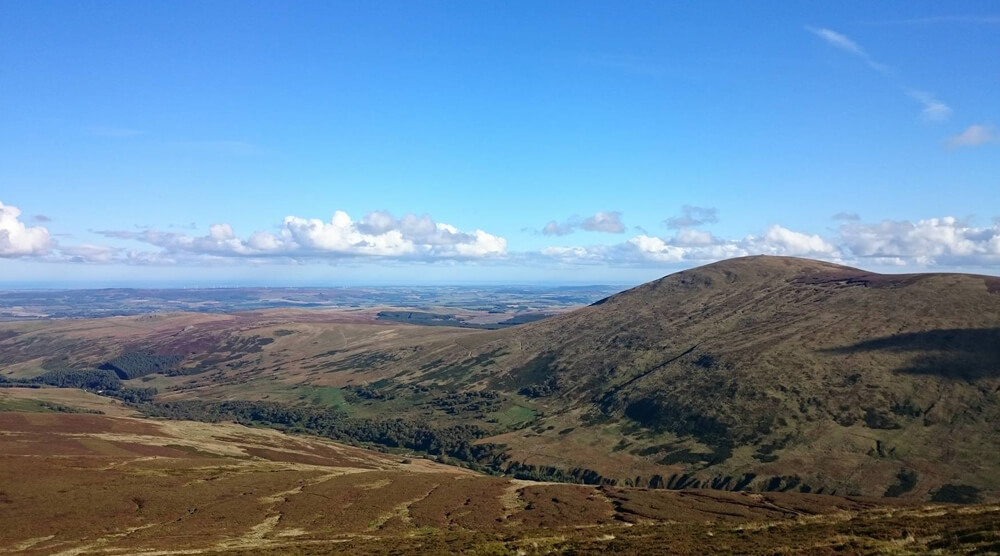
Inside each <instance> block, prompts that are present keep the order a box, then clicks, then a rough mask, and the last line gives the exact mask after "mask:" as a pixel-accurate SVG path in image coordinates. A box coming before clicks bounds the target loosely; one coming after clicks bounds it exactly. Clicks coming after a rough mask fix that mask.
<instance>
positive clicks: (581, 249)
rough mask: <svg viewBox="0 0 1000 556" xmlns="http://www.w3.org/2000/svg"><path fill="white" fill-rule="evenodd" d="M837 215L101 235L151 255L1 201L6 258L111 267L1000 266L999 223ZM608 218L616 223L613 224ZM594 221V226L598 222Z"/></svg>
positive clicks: (342, 221) (706, 211)
mask: <svg viewBox="0 0 1000 556" xmlns="http://www.w3.org/2000/svg"><path fill="white" fill-rule="evenodd" d="M601 215H605V217H602V216H601ZM607 215H614V216H607ZM602 218H603V219H602ZM832 219H833V220H836V221H839V222H840V225H839V227H838V228H837V229H836V231H835V232H833V233H831V234H828V235H826V236H824V235H820V234H810V233H806V232H801V231H796V230H791V229H789V228H786V227H784V226H781V225H779V224H772V225H770V226H767V227H766V228H765V229H764V230H763V231H762V232H761V233H758V234H748V235H746V236H744V237H741V238H734V239H726V238H720V237H717V236H715V235H714V234H712V233H711V232H709V231H707V230H703V229H698V228H697V227H702V226H704V225H705V224H708V223H715V222H718V221H719V218H718V212H717V210H716V209H714V208H706V207H696V206H691V205H684V206H683V207H682V208H681V214H680V215H679V216H674V217H670V218H667V219H665V220H664V221H663V224H664V226H665V227H667V228H669V229H671V230H673V233H672V234H670V235H664V236H657V235H650V234H648V233H641V234H638V235H635V236H633V237H631V238H629V239H627V240H625V241H622V242H620V243H616V244H610V245H551V246H547V247H543V248H541V249H538V250H534V251H509V250H508V242H507V239H506V238H503V237H500V236H498V235H495V234H491V233H489V232H486V231H484V230H479V229H477V230H473V231H461V230H459V229H458V228H456V227H454V226H452V225H449V224H445V223H440V222H435V221H434V220H433V219H432V218H431V217H430V216H429V215H426V214H425V215H421V216H417V215H414V214H406V215H404V216H402V217H399V218H397V217H395V216H393V215H392V214H390V213H388V212H385V211H374V212H370V213H368V214H366V215H365V216H364V217H363V218H361V219H360V220H354V219H352V218H351V217H350V216H349V215H348V214H347V213H346V212H343V211H336V212H334V215H333V217H332V218H331V219H330V220H329V221H324V220H322V219H319V218H302V217H298V216H287V217H285V218H284V220H283V221H282V223H281V225H280V226H278V229H277V230H276V231H273V232H270V231H256V232H253V233H251V234H250V235H248V236H245V237H240V236H239V235H238V234H237V233H236V231H235V230H234V229H233V228H232V226H230V225H229V224H222V223H220V224H214V225H212V226H211V227H210V228H209V230H208V233H207V234H205V235H191V234H185V233H179V232H165V231H161V230H156V229H144V230H139V231H134V230H98V231H95V233H96V234H98V235H100V236H103V237H105V238H107V239H110V240H118V241H125V242H131V243H135V244H141V245H142V246H143V247H141V248H140V247H119V246H113V245H106V244H91V243H84V244H69V243H67V244H63V243H61V242H58V241H57V240H56V239H54V237H53V234H51V233H50V232H49V230H48V228H46V227H44V226H29V225H28V224H25V223H24V222H23V221H22V218H21V210H20V209H19V208H18V207H14V206H11V205H4V204H3V203H2V202H0V257H2V258H7V259H25V260H37V261H43V262H61V263H78V264H104V265H107V264H124V265H203V264H227V263H228V264H241V263H248V262H249V263H251V264H293V263H295V264H297V263H303V262H328V263H337V262H346V261H351V262H357V261H364V260H369V261H397V262H410V263H432V262H435V261H464V262H468V263H475V262H481V263H489V262H515V263H520V264H534V265H550V266H552V265H632V266H644V267H660V266H667V267H677V266H684V265H688V266H690V265H695V264H704V263H709V262H713V261H717V260H722V259H728V258H732V257H742V256H749V255H783V256H795V257H808V258H815V259H822V260H827V261H832V262H838V263H844V264H857V265H861V266H864V265H866V264H872V265H878V266H900V267H905V266H919V267H928V268H935V267H937V268H948V267H962V266H975V267H986V268H990V267H996V268H998V269H1000V219H997V220H996V221H995V222H994V224H993V225H992V226H976V225H974V224H973V223H972V222H971V221H969V220H963V219H959V218H955V217H952V216H945V217H941V218H930V219H924V220H918V221H916V222H910V221H894V220H882V221H880V222H875V223H866V222H863V221H862V220H861V218H860V217H859V216H858V215H857V214H854V213H839V214H836V215H834V216H833V217H832ZM609 221H610V222H612V224H608V223H607V222H609ZM586 222H590V224H589V227H588V225H587V224H585V223H586ZM574 227H576V225H574ZM579 227H581V228H583V229H591V230H594V231H612V232H615V233H621V232H624V227H623V226H622V225H621V214H620V213H618V212H615V213H602V212H598V213H596V215H595V216H594V217H592V218H588V219H586V220H583V221H581V223H580V224H579ZM554 235H557V236H558V235H560V234H554Z"/></svg>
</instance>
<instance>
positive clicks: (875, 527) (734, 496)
mask: <svg viewBox="0 0 1000 556" xmlns="http://www.w3.org/2000/svg"><path fill="white" fill-rule="evenodd" d="M0 524H2V526H0V553H24V554H60V555H66V556H68V555H82V554H148V555H151V554H213V553H221V554H261V553H263V554H404V553H428V554H447V553H468V554H536V553H539V554H543V553H556V554H560V553H564V554H591V553H607V552H614V553H623V554H708V553H722V554H927V553H938V554H953V553H954V554H989V553H996V552H997V551H1000V506H985V505H979V506H953V505H934V506H927V505H921V504H917V503H913V502H909V503H907V502H902V501H890V500H884V499H883V500H879V499H863V498H842V497H834V496H823V495H811V494H801V493H778V492H775V493H734V492H725V491H710V490H698V491H690V490H682V491H664V490H646V489H632V488H618V487H608V486H604V487H593V486H584V485H569V484H550V483H533V482H527V481H515V480H511V479H507V478H499V477H491V476H486V475H480V474H476V473H473V472H471V471H468V470H463V469H459V468H456V467H450V466H446V465H441V464H438V463H433V462H429V461H426V460H423V459H414V460H412V461H411V460H406V459H400V457H399V456H389V455H386V454H380V453H376V452H372V451H368V450H364V449H361V448H355V447H349V446H343V445H339V444H336V443H333V442H329V441H326V440H322V439H318V438H313V437H307V436H295V435H286V434H283V433H280V432H277V431H274V430H269V429H258V428H247V427H242V426H237V425H232V424H207V423H195V422H188V421H169V422H161V421H152V420H146V419H136V418H130V417H112V416H107V415H92V414H68V413H53V412H36V413H26V412H3V413H0Z"/></svg>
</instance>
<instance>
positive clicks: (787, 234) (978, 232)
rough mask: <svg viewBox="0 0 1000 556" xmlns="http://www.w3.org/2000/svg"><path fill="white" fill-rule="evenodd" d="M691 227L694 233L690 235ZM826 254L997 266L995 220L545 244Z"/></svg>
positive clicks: (902, 263) (671, 260) (614, 256)
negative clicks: (981, 223)
mask: <svg viewBox="0 0 1000 556" xmlns="http://www.w3.org/2000/svg"><path fill="white" fill-rule="evenodd" d="M692 233H693V234H692ZM759 254H764V255H782V256H794V257H807V258H814V259H823V260H828V261H833V262H838V263H846V264H853V265H855V266H861V267H870V266H873V265H874V266H899V267H911V266H919V267H956V266H958V267H961V266H976V267H988V266H1000V221H997V222H994V223H993V225H992V226H987V227H977V226H974V225H972V224H970V223H969V222H967V221H963V220H960V219H957V218H954V217H951V216H946V217H943V218H930V219H926V220H920V221H917V222H909V221H891V220H886V221H883V222H880V223H877V224H866V223H862V222H860V221H848V222H845V223H844V224H842V225H841V226H840V229H839V230H838V232H837V233H836V234H835V235H833V236H831V237H823V236H820V235H818V234H808V233H803V232H798V231H795V230H790V229H788V228H785V227H783V226H779V225H773V226H771V227H769V228H768V229H767V230H765V231H764V233H763V234H760V235H748V236H745V237H743V238H742V239H735V240H726V239H720V238H717V237H714V236H712V235H710V234H707V233H705V232H701V231H698V230H680V231H679V232H678V233H677V234H676V235H675V236H673V237H654V236H650V235H647V234H642V235H638V236H635V237H633V238H631V239H629V240H627V241H625V242H623V243H620V244H617V245H598V246H590V247H573V246H567V247H550V248H546V249H543V250H542V251H541V252H540V255H542V256H544V257H547V258H549V259H553V260H556V261H558V262H562V263H585V264H598V263H602V264H631V265H647V266H648V265H656V266H659V265H684V264H688V265H693V264H702V263H707V262H711V261H717V260H722V259H728V258H732V257H742V256H747V255H759Z"/></svg>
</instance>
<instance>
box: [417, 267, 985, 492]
mask: <svg viewBox="0 0 1000 556" xmlns="http://www.w3.org/2000/svg"><path fill="white" fill-rule="evenodd" d="M478 338H479V339H480V340H481V341H483V342H484V343H483V344H481V345H479V346H477V347H476V349H475V350H474V351H473V352H472V355H473V356H476V355H479V359H480V360H482V359H483V358H482V355H483V354H486V355H489V358H487V359H486V360H485V361H484V363H483V364H480V365H478V366H476V365H471V366H472V368H471V369H470V370H469V371H468V372H467V374H466V375H464V376H456V377H455V378H454V380H455V381H456V382H458V383H463V384H476V385H477V386H478V387H488V388H493V389H500V390H508V391H518V392H521V393H523V394H524V395H527V396H533V397H536V398H537V400H538V403H539V404H540V405H541V406H542V408H543V413H544V414H545V415H546V417H545V418H544V420H543V421H542V422H541V423H540V424H538V425H537V426H535V427H533V428H532V429H529V430H526V431H522V432H519V433H515V434H510V435H506V436H504V437H502V438H500V439H492V440H494V441H502V442H505V443H507V444H508V445H510V446H512V448H513V451H512V455H513V456H514V458H515V459H519V460H523V461H526V462H530V463H533V464H536V465H539V466H554V467H563V468H565V467H588V468H591V469H594V470H596V471H597V472H598V473H600V474H601V475H603V476H605V477H614V478H616V479H619V480H622V479H628V478H631V479H632V480H633V481H636V480H638V482H639V483H641V484H648V483H649V482H650V481H652V482H653V484H657V485H658V484H664V485H667V484H669V485H670V486H677V485H691V484H698V485H701V486H705V485H710V486H720V487H723V488H733V487H735V486H736V485H742V486H746V485H748V484H753V485H756V486H758V487H761V488H764V487H769V488H779V489H787V488H795V489H800V488H804V489H806V490H814V491H816V490H821V489H822V490H823V491H825V492H830V491H836V492H841V493H844V492H849V493H864V494H873V495H881V494H884V493H886V492H888V493H889V494H911V495H919V496H927V495H931V496H933V495H934V494H933V493H938V494H937V495H938V496H939V497H944V498H947V497H948V493H949V492H951V491H952V490H954V489H955V488H958V489H959V491H962V492H974V490H975V489H983V490H991V491H993V490H996V489H997V487H1000V457H998V455H997V454H1000V403H998V402H1000V400H998V398H1000V393H998V386H1000V279H997V278H991V277H983V276H970V275H957V274H914V275H878V274H873V273H867V272H864V271H861V270H857V269H852V268H848V267H844V266H839V265H833V264H828V263H821V262H816V261H808V260H801V259H792V258H777V257H748V258H741V259H734V260H729V261H724V262H720V263H716V264H712V265H708V266H704V267H701V268H697V269H693V270H688V271H684V272H679V273H676V274H672V275H670V276H667V277H665V278H663V279H660V280H657V281H655V282H651V283H648V284H645V285H642V286H639V287H637V288H634V289H632V290H629V291H626V292H623V293H621V294H618V295H615V296H613V297H611V298H608V299H607V300H604V301H603V302H599V303H598V304H595V305H594V306H591V307H588V308H585V309H582V310H579V311H575V312H573V313H571V314H567V315H564V316H560V317H555V318H552V319H548V320H545V321H542V322H539V323H534V324H530V325H526V326H523V327H519V328H517V329H514V330H508V331H502V332H499V333H492V334H491V335H482V336H479V337H478ZM466 361H467V363H466V365H470V363H469V362H473V361H475V357H472V358H468V359H467V360H466ZM441 365H443V363H442V364H439V365H437V366H436V367H432V368H431V369H430V370H429V371H427V375H425V376H435V373H440V370H439V368H440V367H441ZM549 427H551V428H549ZM569 429H572V430H571V431H570V430H569ZM653 474H655V475H658V476H659V477H653V476H652V475H653ZM635 475H642V477H638V478H636V477H635ZM671 476H672V477H673V480H672V481H671V479H670V477H671ZM944 485H952V486H949V487H946V488H945V489H944V491H942V492H938V491H940V489H941V488H942V486H944ZM957 485H962V487H961V488H959V487H958V486H957ZM966 487H971V488H966ZM932 491H933V492H932Z"/></svg>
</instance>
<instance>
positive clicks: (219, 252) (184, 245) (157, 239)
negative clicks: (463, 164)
mask: <svg viewBox="0 0 1000 556" xmlns="http://www.w3.org/2000/svg"><path fill="white" fill-rule="evenodd" d="M98 233H100V234H103V235H104V236H106V237H110V238H117V239H130V240H136V241H140V242H143V243H147V244H150V245H153V246H156V247H159V248H161V249H163V250H164V251H165V252H166V253H167V254H170V255H171V256H173V257H174V258H177V257H184V256H188V257H190V256H214V257H254V258H267V257H288V258H296V259H299V258H305V259H330V258H364V257H379V258H400V259H414V260H433V259H481V258H490V257H502V256H504V255H506V253H507V240H506V239H504V238H502V237H499V236H495V235H493V234H489V233H487V232H484V231H483V230H475V231H472V232H462V231H460V230H458V229H457V228H456V227H454V226H451V225H449V224H444V223H439V222H435V221H434V220H433V219H431V217H430V216H428V215H423V216H416V215H413V214H407V215H405V216H403V217H402V218H399V219H397V218H395V217H393V216H392V215H391V214H389V213H387V212H372V213H369V214H368V215H366V216H365V217H364V218H362V219H361V220H360V221H354V220H352V219H351V217H350V216H349V215H348V214H347V213H346V212H343V211H336V212H335V213H334V215H333V217H332V218H331V219H330V220H329V221H324V220H321V219H319V218H301V217H298V216H287V217H285V219H284V221H283V222H282V224H281V226H280V228H279V230H278V231H277V232H276V233H271V232H266V231H258V232H254V233H253V234H251V235H250V236H249V237H248V238H247V239H245V240H244V239H241V238H240V237H239V236H237V234H236V232H235V230H233V228H232V226H230V225H229V224H215V225H213V226H211V228H209V233H208V235H205V236H189V235H186V234H180V233H174V232H161V231H158V230H144V231H141V232H132V231H117V230H110V231H100V232H98Z"/></svg>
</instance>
